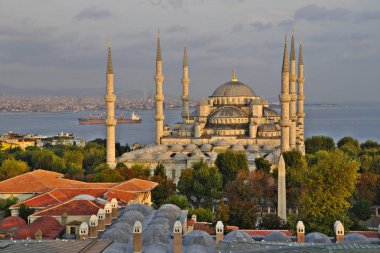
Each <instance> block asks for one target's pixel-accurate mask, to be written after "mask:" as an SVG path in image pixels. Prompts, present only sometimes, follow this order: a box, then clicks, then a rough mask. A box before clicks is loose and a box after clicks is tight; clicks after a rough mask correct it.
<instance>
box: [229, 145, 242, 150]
mask: <svg viewBox="0 0 380 253" xmlns="http://www.w3.org/2000/svg"><path fill="white" fill-rule="evenodd" d="M231 149H232V151H244V150H245V149H244V146H243V145H241V144H234V145H233V146H232V147H231Z"/></svg>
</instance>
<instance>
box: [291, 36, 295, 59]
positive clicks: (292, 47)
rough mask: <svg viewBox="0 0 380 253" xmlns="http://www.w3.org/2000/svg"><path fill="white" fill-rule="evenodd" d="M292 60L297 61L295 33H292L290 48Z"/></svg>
mask: <svg viewBox="0 0 380 253" xmlns="http://www.w3.org/2000/svg"><path fill="white" fill-rule="evenodd" d="M290 60H291V61H295V60H296V51H295V49H294V31H293V32H292V44H291V48H290Z"/></svg>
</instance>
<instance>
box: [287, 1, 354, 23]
mask: <svg viewBox="0 0 380 253" xmlns="http://www.w3.org/2000/svg"><path fill="white" fill-rule="evenodd" d="M351 16H352V13H351V12H350V11H349V10H347V9H344V8H333V9H327V8H326V7H320V6H317V5H316V4H309V5H306V6H304V7H301V8H299V9H298V10H296V12H295V14H294V18H295V19H303V20H308V21H317V20H330V21H344V20H349V19H350V18H351Z"/></svg>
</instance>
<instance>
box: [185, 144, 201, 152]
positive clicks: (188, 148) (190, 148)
mask: <svg viewBox="0 0 380 253" xmlns="http://www.w3.org/2000/svg"><path fill="white" fill-rule="evenodd" d="M197 148H198V147H197V145H195V144H194V143H189V144H187V145H186V146H185V148H184V150H186V151H193V150H194V149H197Z"/></svg>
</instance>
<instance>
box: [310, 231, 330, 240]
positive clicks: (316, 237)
mask: <svg viewBox="0 0 380 253" xmlns="http://www.w3.org/2000/svg"><path fill="white" fill-rule="evenodd" d="M305 242H307V243H331V240H330V239H329V238H328V237H327V236H326V235H325V234H323V233H320V232H312V233H309V234H307V235H306V236H305Z"/></svg>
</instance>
